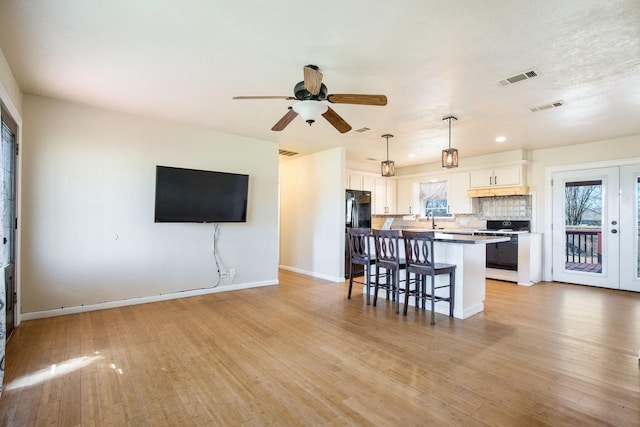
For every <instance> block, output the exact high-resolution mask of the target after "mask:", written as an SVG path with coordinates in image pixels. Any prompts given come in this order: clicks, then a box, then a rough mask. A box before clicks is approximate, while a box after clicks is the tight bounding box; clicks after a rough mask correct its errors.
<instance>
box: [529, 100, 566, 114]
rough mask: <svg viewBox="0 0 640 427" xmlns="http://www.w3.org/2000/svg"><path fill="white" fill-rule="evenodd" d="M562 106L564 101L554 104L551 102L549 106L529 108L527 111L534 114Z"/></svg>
mask: <svg viewBox="0 0 640 427" xmlns="http://www.w3.org/2000/svg"><path fill="white" fill-rule="evenodd" d="M563 105H564V101H556V102H552V103H551V104H545V105H540V106H538V107H533V108H529V111H531V112H532V113H535V112H536V111H544V110H550V109H552V108H557V107H562V106H563Z"/></svg>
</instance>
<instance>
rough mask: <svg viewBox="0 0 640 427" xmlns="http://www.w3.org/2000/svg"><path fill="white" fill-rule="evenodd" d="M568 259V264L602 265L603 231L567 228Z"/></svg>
mask: <svg viewBox="0 0 640 427" xmlns="http://www.w3.org/2000/svg"><path fill="white" fill-rule="evenodd" d="M565 231H566V236H567V237H566V244H565V251H566V259H567V262H568V263H578V264H600V263H602V230H601V229H599V228H598V229H586V230H585V229H576V228H573V229H571V228H566V229H565Z"/></svg>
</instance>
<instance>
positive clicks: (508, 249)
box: [474, 220, 531, 282]
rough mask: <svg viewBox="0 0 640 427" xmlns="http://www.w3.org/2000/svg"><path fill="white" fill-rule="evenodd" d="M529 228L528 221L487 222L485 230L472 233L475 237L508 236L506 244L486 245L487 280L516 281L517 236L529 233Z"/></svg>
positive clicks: (529, 223)
mask: <svg viewBox="0 0 640 427" xmlns="http://www.w3.org/2000/svg"><path fill="white" fill-rule="evenodd" d="M530 228H531V222H530V221H524V220H513V221H510V220H488V221H487V228H486V229H484V230H476V231H474V234H477V235H485V236H509V241H507V242H500V243H489V244H487V245H486V247H487V261H486V263H487V265H486V267H487V277H488V278H490V279H499V280H508V281H514V282H517V281H518V275H517V272H518V236H520V235H522V234H525V233H529V232H530Z"/></svg>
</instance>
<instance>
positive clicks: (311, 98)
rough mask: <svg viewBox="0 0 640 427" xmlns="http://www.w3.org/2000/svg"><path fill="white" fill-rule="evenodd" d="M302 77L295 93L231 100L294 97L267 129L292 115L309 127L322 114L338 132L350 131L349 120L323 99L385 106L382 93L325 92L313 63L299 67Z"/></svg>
mask: <svg viewBox="0 0 640 427" xmlns="http://www.w3.org/2000/svg"><path fill="white" fill-rule="evenodd" d="M303 71H304V80H303V81H301V82H299V83H298V84H296V85H295V87H294V89H293V93H294V95H295V96H234V97H233V99H286V100H296V101H299V102H296V103H295V104H294V105H293V106H291V107H289V111H288V112H287V113H286V114H285V115H284V116H282V118H281V119H280V120H278V122H277V123H276V124H275V125H273V127H272V128H271V130H273V131H281V130H283V129H284V128H285V127H287V125H288V124H289V123H291V121H292V120H293V119H295V118H296V116H298V115H301V116H302V118H303V119H304V121H305V122H307V123H309V126H311V124H313V123H314V122H315V121H316V119H317V118H318V117H319V116H320V115H322V117H324V118H325V119H327V121H328V122H329V123H331V125H333V127H334V128H336V129H337V130H338V132H340V133H345V132H348V131H350V130H351V126H350V125H349V123H347V122H345V121H344V119H343V118H342V117H340V116H339V115H338V113H336V112H335V111H334V110H333V109H332V108H331V107H329V106H328V105H326V104H325V103H324V102H323V101H329V102H331V103H332V104H357V105H380V106H382V105H387V97H386V96H385V95H355V94H329V93H328V92H329V91H328V89H327V87H326V86H325V85H324V83H322V73H321V72H320V71H319V69H318V67H317V66H316V65H306V66H305V67H304V69H303Z"/></svg>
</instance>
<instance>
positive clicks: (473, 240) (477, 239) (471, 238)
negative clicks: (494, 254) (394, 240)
mask: <svg viewBox="0 0 640 427" xmlns="http://www.w3.org/2000/svg"><path fill="white" fill-rule="evenodd" d="M405 230H406V231H432V230H428V229H424V228H412V229H409V228H405ZM402 231H403V230H400V232H402ZM433 231H435V241H436V242H446V243H466V244H487V243H500V242H508V241H509V240H510V238H509V237H508V236H504V237H500V236H481V235H470V234H466V233H465V234H459V233H455V232H451V233H445V232H443V230H437V229H436V230H433Z"/></svg>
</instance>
